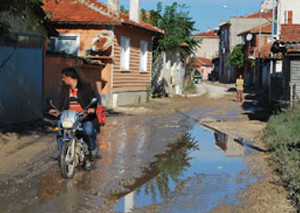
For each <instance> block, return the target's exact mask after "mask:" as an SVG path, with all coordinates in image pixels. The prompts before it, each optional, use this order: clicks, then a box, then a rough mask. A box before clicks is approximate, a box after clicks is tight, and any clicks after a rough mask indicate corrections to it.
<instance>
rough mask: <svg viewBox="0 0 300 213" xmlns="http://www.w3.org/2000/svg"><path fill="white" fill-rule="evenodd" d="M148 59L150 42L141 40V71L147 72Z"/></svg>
mask: <svg viewBox="0 0 300 213" xmlns="http://www.w3.org/2000/svg"><path fill="white" fill-rule="evenodd" d="M147 57H148V42H147V41H144V40H141V42H140V71H143V72H146V71H147Z"/></svg>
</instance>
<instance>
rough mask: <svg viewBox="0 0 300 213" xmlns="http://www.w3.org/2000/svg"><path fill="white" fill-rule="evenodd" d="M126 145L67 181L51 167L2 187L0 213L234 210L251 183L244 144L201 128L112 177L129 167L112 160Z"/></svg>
mask: <svg viewBox="0 0 300 213" xmlns="http://www.w3.org/2000/svg"><path fill="white" fill-rule="evenodd" d="M138 132H140V131H138ZM152 136H153V135H152ZM149 138H152V137H151V135H149ZM130 141H131V146H132V147H134V146H136V147H140V146H141V140H140V141H139V142H137V144H136V145H134V144H133V142H132V140H130ZM118 142H120V143H121V142H122V141H120V140H118ZM123 142H124V141H123ZM123 142H122V143H123ZM126 144H127V143H125V142H124V143H123V146H120V145H116V147H118V148H116V149H115V148H114V149H112V148H110V147H108V151H107V152H108V153H109V150H110V149H111V150H115V151H113V152H112V153H111V156H110V155H106V156H105V157H104V158H103V159H102V160H100V161H99V162H97V163H96V165H95V168H94V170H92V171H91V172H88V173H87V172H83V171H78V172H77V174H76V176H75V177H74V178H73V179H72V180H65V179H62V178H61V177H60V172H59V169H58V167H57V165H54V166H52V167H51V168H50V169H48V170H47V171H45V172H43V173H41V174H38V175H36V176H35V175H32V176H31V177H27V178H19V179H16V180H13V181H11V182H10V181H9V182H6V183H2V184H1V185H0V189H1V192H0V209H1V210H2V211H0V212H54V211H55V212H172V213H173V212H185V213H187V212H208V211H210V210H212V209H213V208H215V207H218V206H219V205H224V204H225V205H226V204H227V205H231V206H237V205H238V204H240V202H241V201H240V200H239V199H238V195H239V194H240V193H241V192H242V191H243V190H244V189H245V188H246V187H247V186H248V185H249V184H251V183H253V182H254V181H255V179H253V178H251V177H249V176H248V174H247V171H248V168H247V166H246V164H245V163H244V162H243V160H242V157H243V156H244V155H245V153H247V150H248V149H249V148H247V147H249V144H248V145H247V146H244V142H242V141H241V140H236V139H234V138H231V137H230V136H228V135H226V134H223V133H221V132H218V131H213V130H212V129H207V128H204V127H203V126H201V125H196V126H194V127H193V128H192V129H190V130H189V131H188V132H186V133H185V134H184V135H183V136H182V137H181V138H180V139H178V140H177V142H176V143H172V144H171V145H169V147H168V149H167V151H166V152H164V153H163V154H159V155H157V156H156V158H155V159H156V160H154V161H153V162H152V163H151V164H150V166H149V167H147V168H144V171H143V169H134V170H130V171H139V172H138V173H135V174H133V173H131V172H130V171H129V170H126V169H123V170H124V174H126V173H129V175H128V174H127V177H131V178H129V179H123V176H124V174H123V173H122V174H123V175H119V176H118V173H117V172H118V168H119V166H120V165H119V164H120V162H121V163H122V162H123V161H124V162H123V164H128V162H131V161H132V160H130V159H132V157H131V158H130V157H128V159H127V158H124V159H123V158H122V159H123V160H122V161H120V159H118V158H116V156H118V155H119V156H122V155H121V154H120V149H124V150H125V149H126V146H127V145H126ZM128 146H129V145H128ZM131 146H130V147H128V150H132V147H131ZM118 150H119V151H118ZM137 150H140V148H139V149H137ZM146 154H147V150H146V151H145V153H143V154H142V155H146ZM135 155H136V154H135ZM105 160H106V161H107V162H104V161H105ZM136 160H138V158H137V159H135V161H136ZM110 161H111V162H113V161H116V164H113V163H111V162H110ZM119 161H120V162H119ZM125 162H127V163H125ZM131 167H135V166H131ZM122 168H123V167H122ZM128 168H130V165H129V166H128ZM123 170H122V171H123ZM132 177H135V178H132ZM112 179H114V180H117V182H111V180H112Z"/></svg>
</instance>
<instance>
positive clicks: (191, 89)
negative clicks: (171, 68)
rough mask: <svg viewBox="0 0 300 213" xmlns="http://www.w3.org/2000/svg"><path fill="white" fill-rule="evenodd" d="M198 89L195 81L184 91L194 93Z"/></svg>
mask: <svg viewBox="0 0 300 213" xmlns="http://www.w3.org/2000/svg"><path fill="white" fill-rule="evenodd" d="M195 90H196V86H195V84H194V83H191V84H190V85H189V86H186V87H185V89H184V91H185V92H187V93H193V92H195Z"/></svg>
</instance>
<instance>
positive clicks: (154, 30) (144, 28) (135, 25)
mask: <svg viewBox="0 0 300 213" xmlns="http://www.w3.org/2000/svg"><path fill="white" fill-rule="evenodd" d="M122 24H123V25H124V26H132V27H135V28H138V29H141V30H146V31H150V32H155V33H159V34H164V31H163V30H161V29H159V28H156V27H153V26H149V27H144V26H141V25H139V24H133V23H129V22H126V21H124V20H122ZM150 28H151V29H150Z"/></svg>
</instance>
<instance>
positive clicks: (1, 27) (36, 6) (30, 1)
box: [0, 0, 51, 36]
mask: <svg viewBox="0 0 300 213" xmlns="http://www.w3.org/2000/svg"><path fill="white" fill-rule="evenodd" d="M42 5H43V2H42V0H22V1H20V0H1V6H0V36H1V35H3V34H6V33H8V32H9V29H10V28H11V26H10V25H9V23H8V22H7V21H6V20H5V19H4V16H5V15H12V16H18V17H20V18H22V19H24V20H25V19H27V18H28V17H27V14H26V8H27V9H30V10H32V11H34V13H35V14H37V15H38V17H39V20H38V21H37V22H38V23H32V25H38V24H42V23H43V21H44V20H45V18H47V17H48V16H50V15H51V14H47V15H46V14H44V12H43V10H42V9H41V6H42Z"/></svg>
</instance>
